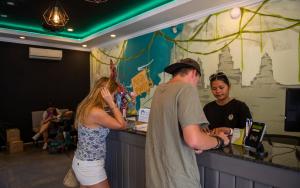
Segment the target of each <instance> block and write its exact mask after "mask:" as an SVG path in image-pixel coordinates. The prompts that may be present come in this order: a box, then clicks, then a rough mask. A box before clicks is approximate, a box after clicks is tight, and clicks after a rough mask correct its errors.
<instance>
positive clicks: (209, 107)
mask: <svg viewBox="0 0 300 188" xmlns="http://www.w3.org/2000/svg"><path fill="white" fill-rule="evenodd" d="M209 81H210V87H211V92H212V94H213V95H214V97H215V98H216V100H215V101H212V102H210V103H208V104H206V105H205V106H204V108H203V110H204V113H205V115H206V118H207V120H208V121H209V129H210V130H213V132H214V133H218V132H219V131H222V132H224V133H225V134H232V132H233V129H234V128H245V127H246V120H247V119H252V116H251V113H250V111H249V108H248V106H247V105H246V104H245V103H244V102H242V101H239V100H237V99H234V98H231V97H230V96H229V90H230V82H229V80H228V78H227V76H226V75H225V74H224V73H223V72H218V73H216V74H213V75H211V76H210V77H209Z"/></svg>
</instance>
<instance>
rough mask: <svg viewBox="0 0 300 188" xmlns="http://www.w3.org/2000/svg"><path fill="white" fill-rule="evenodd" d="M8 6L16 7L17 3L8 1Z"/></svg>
mask: <svg viewBox="0 0 300 188" xmlns="http://www.w3.org/2000/svg"><path fill="white" fill-rule="evenodd" d="M6 4H7V5H10V6H15V3H14V2H12V1H7V2H6Z"/></svg>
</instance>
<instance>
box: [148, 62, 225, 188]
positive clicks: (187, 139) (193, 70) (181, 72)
mask: <svg viewBox="0 0 300 188" xmlns="http://www.w3.org/2000/svg"><path fill="white" fill-rule="evenodd" d="M165 72H167V73H170V74H172V75H173V78H172V79H171V80H170V81H169V82H168V83H164V84H161V85H159V86H158V87H157V89H156V91H155V93H154V96H153V99H152V105H151V112H150V117H149V126H148V131H147V136H146V187H147V188H185V187H188V188H199V187H201V185H200V176H199V171H198V167H197V162H196V156H195V152H196V153H201V152H202V151H203V150H207V149H211V148H218V147H222V146H224V145H227V144H228V143H229V140H228V138H227V137H226V136H225V135H224V133H220V134H219V135H214V136H209V135H208V134H206V133H204V132H203V131H201V128H200V126H199V124H200V123H201V118H200V117H201V116H200V115H201V113H202V108H201V105H200V101H199V96H198V91H197V87H196V86H197V83H198V81H199V79H200V76H201V74H200V67H199V64H198V63H197V62H196V61H194V60H193V59H190V58H187V59H183V60H181V61H179V62H177V63H175V64H172V65H170V66H168V67H166V68H165Z"/></svg>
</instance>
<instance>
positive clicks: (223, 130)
mask: <svg viewBox="0 0 300 188" xmlns="http://www.w3.org/2000/svg"><path fill="white" fill-rule="evenodd" d="M212 133H213V134H214V135H218V134H220V133H224V134H225V135H227V136H228V135H230V133H231V130H230V128H228V127H218V128H214V129H213V130H212Z"/></svg>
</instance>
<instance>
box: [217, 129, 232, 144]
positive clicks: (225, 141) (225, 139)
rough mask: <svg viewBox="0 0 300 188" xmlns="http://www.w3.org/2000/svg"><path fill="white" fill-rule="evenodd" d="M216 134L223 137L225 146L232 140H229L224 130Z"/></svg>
mask: <svg viewBox="0 0 300 188" xmlns="http://www.w3.org/2000/svg"><path fill="white" fill-rule="evenodd" d="M216 135H217V136H219V137H220V138H222V139H223V141H224V146H227V145H228V144H229V142H230V140H229V138H228V136H227V135H226V134H224V132H219V134H216Z"/></svg>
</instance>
